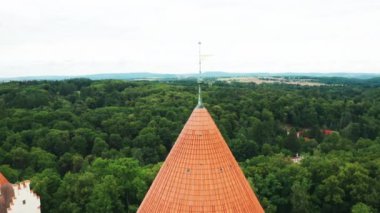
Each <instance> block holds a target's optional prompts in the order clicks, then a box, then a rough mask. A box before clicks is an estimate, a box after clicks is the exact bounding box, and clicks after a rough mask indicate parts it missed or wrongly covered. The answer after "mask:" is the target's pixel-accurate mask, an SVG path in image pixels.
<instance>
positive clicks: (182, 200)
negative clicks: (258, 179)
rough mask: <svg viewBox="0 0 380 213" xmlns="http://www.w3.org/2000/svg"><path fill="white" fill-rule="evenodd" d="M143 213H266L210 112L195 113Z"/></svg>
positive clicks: (141, 209)
mask: <svg viewBox="0 0 380 213" xmlns="http://www.w3.org/2000/svg"><path fill="white" fill-rule="evenodd" d="M138 212H139V213H154V212H181V213H187V212H193V213H195V212H233V213H239V212H264V210H263V208H262V207H261V205H260V203H259V201H258V199H257V198H256V195H255V194H254V192H253V191H252V189H251V187H250V185H249V183H248V181H247V180H246V178H245V176H244V174H243V172H242V171H241V169H240V167H239V165H238V163H237V162H236V160H235V158H234V156H233V155H232V153H231V151H230V149H229V147H228V146H227V144H226V142H225V141H224V139H223V137H222V135H221V134H220V132H219V129H218V127H217V126H216V125H215V123H214V121H213V119H212V118H211V116H210V114H209V112H208V111H207V109H205V108H196V109H195V110H194V111H193V113H192V114H191V116H190V118H189V120H188V121H187V123H186V125H185V127H184V128H183V130H182V132H181V134H180V135H179V137H178V139H177V141H176V143H175V145H174V146H173V148H172V150H171V151H170V153H169V155H168V157H167V158H166V160H165V162H164V164H163V165H162V167H161V169H160V171H159V173H158V174H157V176H156V178H155V180H154V181H153V183H152V186H151V187H150V189H149V191H148V192H147V194H146V195H145V198H144V200H143V202H142V203H141V205H140V208H139V210H138Z"/></svg>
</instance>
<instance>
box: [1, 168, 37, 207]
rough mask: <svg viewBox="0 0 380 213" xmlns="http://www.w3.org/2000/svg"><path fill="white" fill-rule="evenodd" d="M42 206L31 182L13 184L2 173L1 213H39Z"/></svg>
mask: <svg viewBox="0 0 380 213" xmlns="http://www.w3.org/2000/svg"><path fill="white" fill-rule="evenodd" d="M40 205H41V204H40V197H39V196H38V195H37V194H36V193H34V192H33V191H32V190H30V181H29V180H26V181H23V182H21V183H16V184H11V183H9V181H8V180H7V179H6V178H5V177H4V175H3V174H2V173H1V172H0V213H26V212H27V213H39V212H41V209H40Z"/></svg>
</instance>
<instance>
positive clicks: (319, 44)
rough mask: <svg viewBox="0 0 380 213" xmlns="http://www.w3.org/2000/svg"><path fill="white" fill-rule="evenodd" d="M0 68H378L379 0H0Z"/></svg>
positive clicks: (19, 71) (36, 71)
mask: <svg viewBox="0 0 380 213" xmlns="http://www.w3.org/2000/svg"><path fill="white" fill-rule="evenodd" d="M0 5H1V7H0V75H1V77H10V76H22V75H67V74H69V75H78V74H89V73H99V72H108V73H111V72H137V71H149V72H165V73H167V72H168V73H191V72H196V70H197V48H198V47H197V41H198V40H199V39H200V40H202V42H203V44H204V45H203V49H204V52H205V53H208V54H212V55H213V56H212V57H209V58H208V59H206V60H205V61H204V68H205V69H206V70H219V71H230V72H263V71H268V72H284V71H285V72H288V71H295V72H307V71H313V72H333V71H348V72H380V40H379V39H378V38H379V37H380V28H379V27H378V25H379V23H380V2H379V1H377V0H361V1H357V0H308V1H305V0H288V1H283V0H268V1H257V0H253V1H252V0H233V1H232V0H197V1H185V0H177V1H173V0H159V1H157V0H156V1H153V0H151V1H149V0H139V1H131V0H113V1H112V0H111V1H100V0H65V1H57V0H35V1H28V0H12V1H6V0H0Z"/></svg>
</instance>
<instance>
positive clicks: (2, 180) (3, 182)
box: [0, 172, 9, 186]
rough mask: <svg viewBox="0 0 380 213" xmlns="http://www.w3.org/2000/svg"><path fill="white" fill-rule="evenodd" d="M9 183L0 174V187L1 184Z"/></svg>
mask: <svg viewBox="0 0 380 213" xmlns="http://www.w3.org/2000/svg"><path fill="white" fill-rule="evenodd" d="M6 183H9V181H8V180H7V178H5V177H4V175H3V174H2V173H1V172H0V186H1V185H3V184H6Z"/></svg>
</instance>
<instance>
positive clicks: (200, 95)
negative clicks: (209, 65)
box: [197, 41, 203, 108]
mask: <svg viewBox="0 0 380 213" xmlns="http://www.w3.org/2000/svg"><path fill="white" fill-rule="evenodd" d="M201 44H202V43H201V42H200V41H199V42H198V46H199V76H198V105H197V108H203V103H202V89H201V84H202V58H201V57H202V56H201Z"/></svg>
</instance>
